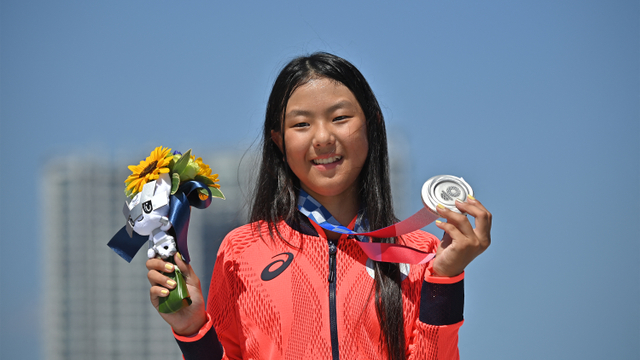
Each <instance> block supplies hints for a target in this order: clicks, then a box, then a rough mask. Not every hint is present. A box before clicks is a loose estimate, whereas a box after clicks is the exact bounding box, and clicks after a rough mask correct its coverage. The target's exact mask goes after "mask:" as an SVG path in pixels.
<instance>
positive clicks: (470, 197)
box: [467, 195, 476, 200]
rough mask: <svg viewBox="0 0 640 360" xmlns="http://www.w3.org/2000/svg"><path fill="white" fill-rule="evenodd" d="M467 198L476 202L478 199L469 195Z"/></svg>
mask: <svg viewBox="0 0 640 360" xmlns="http://www.w3.org/2000/svg"><path fill="white" fill-rule="evenodd" d="M467 197H468V198H469V199H471V200H475V199H476V198H474V197H473V196H471V195H467Z"/></svg>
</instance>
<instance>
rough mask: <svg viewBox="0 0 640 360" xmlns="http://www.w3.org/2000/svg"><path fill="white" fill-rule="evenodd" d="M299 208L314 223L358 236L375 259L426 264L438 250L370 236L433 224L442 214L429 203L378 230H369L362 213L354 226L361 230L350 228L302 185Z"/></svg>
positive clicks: (402, 231)
mask: <svg viewBox="0 0 640 360" xmlns="http://www.w3.org/2000/svg"><path fill="white" fill-rule="evenodd" d="M298 211H300V212H301V213H302V214H303V215H305V216H307V217H308V218H309V220H311V223H312V225H314V227H315V226H316V225H317V226H319V227H321V228H323V229H325V230H329V231H333V232H337V233H340V234H347V235H352V236H354V238H356V240H358V245H360V247H361V248H362V251H364V253H365V254H367V256H368V257H369V258H370V259H371V260H375V261H380V262H393V263H405V264H425V263H427V262H429V261H431V259H433V258H434V257H435V254H434V253H427V252H424V251H421V250H418V249H414V248H412V247H409V246H405V245H399V244H389V243H373V242H368V239H367V238H366V236H371V237H376V238H388V237H397V236H400V235H404V234H407V233H410V232H412V231H416V230H418V229H421V228H423V227H425V226H427V225H429V224H431V223H432V222H434V221H435V220H436V219H438V218H439V216H438V215H436V214H434V213H433V212H431V211H430V210H429V209H427V208H426V207H423V208H422V209H420V210H419V211H418V212H417V213H415V214H413V215H411V216H410V217H409V218H407V219H405V220H403V221H401V222H399V223H396V224H393V225H390V226H387V227H384V228H382V229H378V230H374V231H366V228H367V227H368V226H367V224H363V222H366V220H362V219H363V218H364V217H363V216H359V217H358V220H357V221H356V224H355V226H354V229H355V230H357V231H354V230H350V229H349V228H347V227H346V226H343V225H341V224H340V223H339V222H338V220H336V219H335V218H334V217H333V215H331V213H330V212H329V210H327V209H326V208H325V207H324V206H322V204H320V203H319V202H318V201H317V200H316V199H314V198H313V197H312V196H311V195H309V194H308V193H307V192H306V191H304V190H302V189H300V194H299V195H298ZM316 230H317V229H316Z"/></svg>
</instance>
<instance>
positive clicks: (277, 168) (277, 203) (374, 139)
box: [250, 52, 405, 360]
mask: <svg viewBox="0 0 640 360" xmlns="http://www.w3.org/2000/svg"><path fill="white" fill-rule="evenodd" d="M319 78H327V79H332V80H335V81H338V82H340V83H341V84H343V85H344V86H346V87H347V88H348V89H349V90H351V92H352V93H353V95H354V96H355V98H356V100H357V101H358V103H359V104H360V107H361V108H362V111H363V112H364V115H365V118H366V127H367V140H368V143H369V144H370V145H369V152H368V154H367V159H366V161H365V163H364V167H363V168H362V170H361V172H360V176H359V181H360V184H359V185H360V186H359V187H358V188H359V194H358V195H359V198H360V201H361V204H362V206H363V207H364V211H365V213H366V217H367V221H368V223H369V226H370V228H371V229H379V228H382V227H385V226H388V225H391V224H393V223H394V222H395V221H396V220H397V219H396V218H395V216H394V214H393V211H392V210H391V209H393V203H392V200H391V186H390V181H389V164H388V163H389V159H388V151H387V136H386V129H385V125H384V117H383V116H382V111H381V110H380V105H379V104H378V100H377V99H376V97H375V95H374V94H373V91H372V90H371V87H370V86H369V84H368V83H367V81H366V80H365V78H364V76H362V74H361V73H360V71H358V69H357V68H356V67H355V66H353V65H352V64H351V63H349V62H348V61H347V60H345V59H342V58H340V57H338V56H335V55H332V54H328V53H323V52H319V53H314V54H311V55H309V56H302V57H298V58H295V59H293V60H292V61H291V62H289V63H288V64H287V65H286V66H285V67H284V68H283V69H282V70H281V72H280V74H279V75H278V77H277V78H276V81H275V83H274V85H273V89H272V90H271V95H270V96H269V102H268V104H267V111H266V116H265V122H264V129H263V134H262V162H261V165H260V170H259V175H258V179H257V182H256V185H255V190H254V197H253V199H254V200H253V205H252V206H251V211H250V214H251V216H250V219H251V221H252V222H254V221H259V220H263V221H266V222H267V223H268V225H269V233H270V235H271V236H272V237H273V236H274V234H275V233H276V232H277V228H276V225H275V224H276V223H277V222H278V221H280V220H282V219H285V220H287V221H290V222H296V221H297V219H298V216H297V214H296V213H297V207H296V204H297V200H298V198H297V197H298V191H299V189H300V183H299V182H300V181H299V180H298V178H297V177H296V175H295V174H294V173H293V172H292V171H291V169H290V168H289V166H288V165H287V161H286V144H285V142H284V117H285V113H286V108H287V103H288V101H289V98H290V97H291V94H292V93H293V92H294V91H295V90H296V89H297V88H298V87H300V86H302V85H304V84H306V83H307V82H309V81H310V80H313V79H319ZM272 131H276V132H279V133H280V136H282V152H280V149H279V148H278V147H277V145H276V144H275V143H274V142H273V141H272V138H271V132H272ZM378 240H379V241H381V242H386V243H395V242H396V238H388V239H378ZM374 264H375V265H374V270H375V304H376V313H377V315H378V320H379V322H380V327H381V329H382V337H383V343H384V344H385V346H384V347H385V350H386V351H387V353H388V355H389V358H390V359H392V360H396V359H405V349H404V347H405V334H404V321H403V312H402V292H401V287H400V270H399V268H398V264H393V263H381V262H374Z"/></svg>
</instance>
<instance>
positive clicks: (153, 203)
mask: <svg viewBox="0 0 640 360" xmlns="http://www.w3.org/2000/svg"><path fill="white" fill-rule="evenodd" d="M170 192H171V181H170V178H169V175H168V174H162V175H160V178H159V179H158V180H156V181H150V182H148V183H146V184H145V185H144V187H143V188H142V191H141V192H139V193H138V194H136V196H134V197H133V199H132V200H131V202H130V203H127V204H126V205H125V208H124V209H123V210H124V211H125V217H126V218H127V231H131V230H133V231H135V232H136V233H138V234H139V235H150V234H151V233H152V232H153V230H155V229H159V228H163V227H166V225H167V224H166V221H165V222H163V219H166V216H167V214H169V194H170ZM127 213H128V214H127ZM169 227H170V226H169ZM162 230H167V229H162Z"/></svg>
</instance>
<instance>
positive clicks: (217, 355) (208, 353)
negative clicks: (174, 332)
mask: <svg viewBox="0 0 640 360" xmlns="http://www.w3.org/2000/svg"><path fill="white" fill-rule="evenodd" d="M176 341H177V342H178V346H179V347H180V351H182V356H183V357H184V359H185V360H203V359H207V360H209V359H210V360H220V359H222V345H220V341H218V336H217V335H216V332H215V330H214V329H213V327H212V328H211V329H210V330H209V331H207V333H206V334H205V335H204V336H203V337H202V338H201V339H199V340H198V341H194V342H184V341H180V340H178V339H176Z"/></svg>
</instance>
